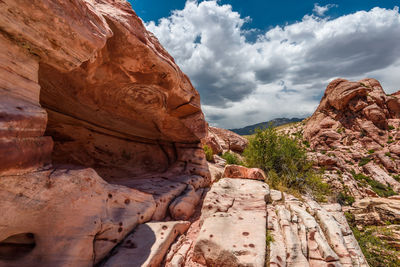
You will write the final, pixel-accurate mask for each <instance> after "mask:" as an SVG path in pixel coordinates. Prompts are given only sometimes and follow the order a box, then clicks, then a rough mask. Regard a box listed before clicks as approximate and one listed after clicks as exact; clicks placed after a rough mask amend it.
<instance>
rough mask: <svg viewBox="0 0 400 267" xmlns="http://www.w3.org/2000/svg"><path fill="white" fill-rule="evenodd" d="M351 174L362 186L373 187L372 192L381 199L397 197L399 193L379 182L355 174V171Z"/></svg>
mask: <svg viewBox="0 0 400 267" xmlns="http://www.w3.org/2000/svg"><path fill="white" fill-rule="evenodd" d="M351 174H352V175H353V178H354V179H356V180H357V181H359V182H360V183H361V185H363V186H366V185H369V186H371V189H372V191H374V192H375V193H376V194H377V195H378V196H380V197H390V196H394V195H397V193H396V192H395V191H394V190H393V189H392V187H390V186H386V185H384V184H382V183H380V182H378V181H375V180H373V179H371V178H370V177H368V176H365V175H364V174H362V173H355V171H354V170H352V171H351Z"/></svg>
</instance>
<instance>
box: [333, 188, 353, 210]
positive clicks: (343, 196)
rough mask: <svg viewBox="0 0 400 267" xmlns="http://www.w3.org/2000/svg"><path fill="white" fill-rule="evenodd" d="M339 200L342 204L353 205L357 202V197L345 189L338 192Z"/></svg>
mask: <svg viewBox="0 0 400 267" xmlns="http://www.w3.org/2000/svg"><path fill="white" fill-rule="evenodd" d="M337 202H338V203H339V204H340V205H342V206H351V205H353V203H354V202H355V199H354V197H353V196H352V195H350V194H349V192H348V190H346V189H345V190H344V191H343V192H340V193H339V194H338V196H337Z"/></svg>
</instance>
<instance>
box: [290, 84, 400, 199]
mask: <svg viewBox="0 0 400 267" xmlns="http://www.w3.org/2000/svg"><path fill="white" fill-rule="evenodd" d="M398 100H399V93H395V94H392V95H386V94H385V92H384V91H383V89H382V87H381V85H380V84H379V82H378V81H377V80H375V79H364V80H361V81H358V82H350V81H347V80H343V79H337V80H334V81H332V82H331V83H330V84H329V85H328V87H327V89H326V91H325V95H324V97H323V98H322V100H321V103H320V105H319V106H318V108H317V110H316V111H315V113H314V114H313V115H312V116H311V117H310V118H309V119H308V120H306V123H305V125H304V127H303V126H300V125H299V126H298V127H297V129H293V130H291V131H292V132H297V133H303V136H304V137H305V139H306V140H307V141H308V142H309V147H308V156H309V157H310V158H311V159H312V160H314V161H315V162H316V165H317V166H318V167H323V168H325V169H326V170H328V171H329V174H328V175H327V177H326V178H327V179H328V180H329V182H330V184H331V185H332V187H333V189H334V190H335V191H337V192H338V193H339V192H341V193H342V195H348V196H351V197H354V198H356V199H358V198H362V197H368V196H369V197H377V196H378V195H380V196H385V194H386V195H387V194H389V195H390V194H392V193H389V192H391V190H393V191H394V192H397V193H400V180H399V178H396V177H397V176H396V175H398V173H399V170H400V157H399V155H398V152H399V151H398V147H399V143H400V136H399V134H398V131H399V129H400V128H399V127H400V114H399V112H398V110H397V104H396V103H397V102H398ZM294 128H296V127H294ZM396 179H397V180H396ZM375 182H378V183H380V184H376V183H375ZM374 183H375V184H374ZM379 187H382V188H384V191H379ZM385 192H386V193H385Z"/></svg>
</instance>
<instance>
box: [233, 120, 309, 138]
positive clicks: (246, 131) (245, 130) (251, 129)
mask: <svg viewBox="0 0 400 267" xmlns="http://www.w3.org/2000/svg"><path fill="white" fill-rule="evenodd" d="M302 120H304V118H302V119H301V118H291V119H288V118H276V119H273V120H270V121H265V122H260V123H257V124H253V125H249V126H246V127H243V128H237V129H229V130H230V131H232V132H234V133H237V134H240V135H250V134H253V133H254V130H255V129H257V128H260V129H262V128H266V127H268V126H269V125H270V124H271V123H272V125H274V126H275V127H277V126H281V125H284V124H287V123H292V122H299V121H302Z"/></svg>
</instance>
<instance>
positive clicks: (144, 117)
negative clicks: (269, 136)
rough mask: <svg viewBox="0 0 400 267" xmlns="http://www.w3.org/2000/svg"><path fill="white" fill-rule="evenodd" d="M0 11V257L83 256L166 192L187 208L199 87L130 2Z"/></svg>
mask: <svg viewBox="0 0 400 267" xmlns="http://www.w3.org/2000/svg"><path fill="white" fill-rule="evenodd" d="M0 11H1V12H0V27H1V29H2V30H1V33H0V47H1V50H2V51H4V53H2V54H1V56H0V162H1V163H0V195H1V201H0V209H1V210H2V211H4V213H3V215H2V217H1V219H0V221H1V227H0V244H1V245H0V247H1V249H0V261H1V262H0V265H1V266H31V265H35V266H92V265H93V264H95V263H97V262H99V261H100V260H101V259H102V258H104V257H105V256H106V255H107V254H108V253H109V252H110V250H111V249H112V248H113V247H114V246H116V245H117V244H118V243H119V242H120V241H121V240H122V239H123V238H124V237H125V236H126V235H127V234H128V233H129V232H130V231H131V230H133V229H134V227H136V225H137V224H140V223H144V222H146V221H148V220H151V219H153V220H162V219H164V217H165V216H166V215H167V214H168V211H169V205H170V203H172V202H173V203H174V206H173V208H172V210H174V211H175V210H176V212H175V214H176V217H181V215H179V210H180V209H183V207H186V210H185V211H186V213H185V214H186V216H190V215H187V214H188V213H190V212H193V210H190V209H194V206H195V205H196V204H197V203H196V201H193V199H192V200H190V198H189V196H190V194H189V193H188V192H191V191H190V190H195V191H196V192H202V188H203V187H206V186H208V184H209V183H210V174H209V170H208V167H207V162H206V160H205V157H204V153H203V150H202V147H201V144H200V139H201V138H203V137H204V136H205V135H206V123H205V121H204V116H203V113H202V111H201V107H200V98H199V94H198V93H197V91H196V90H195V89H194V88H193V86H192V85H191V83H190V81H189V79H188V78H187V77H186V75H185V74H183V73H182V72H181V70H180V69H179V67H178V66H177V65H176V64H175V62H174V60H173V58H172V57H171V56H170V55H169V54H168V53H167V52H166V51H165V50H164V49H163V48H162V46H161V45H160V44H159V42H158V40H157V39H156V38H155V37H154V36H153V35H152V34H151V33H149V32H147V31H146V29H145V28H144V26H143V24H142V21H141V20H140V19H139V18H138V17H137V16H136V14H135V12H134V11H133V10H132V8H131V6H130V4H129V3H127V2H126V1H123V0H119V1H113V0H96V1H93V0H72V1H47V0H45V1H39V0H34V1H27V0H17V1H11V0H5V1H0ZM51 163H53V165H51ZM79 166H84V167H85V168H83V167H79ZM87 167H90V168H93V169H94V170H93V169H87ZM97 173H98V174H99V175H100V176H101V177H102V178H104V180H103V179H102V178H100V177H99V176H98V175H97ZM181 194H183V196H182V197H180V195H181ZM179 197H180V198H179ZM175 199H177V200H175ZM185 203H186V204H185ZM188 203H190V204H191V205H192V206H190V205H189V208H188V207H187V206H188V205H187V204H188ZM185 205H186V206H185ZM171 239H172V240H173V239H174V237H171ZM167 247H168V246H167V245H164V248H163V249H164V250H165V249H167ZM18 248H22V249H18ZM13 253H15V254H13ZM158 260H159V259H157V261H158ZM161 260H162V258H161Z"/></svg>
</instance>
